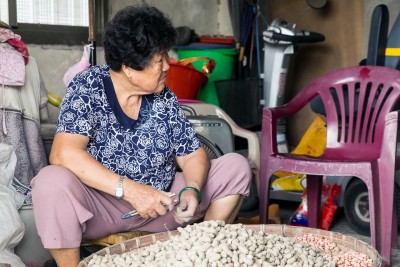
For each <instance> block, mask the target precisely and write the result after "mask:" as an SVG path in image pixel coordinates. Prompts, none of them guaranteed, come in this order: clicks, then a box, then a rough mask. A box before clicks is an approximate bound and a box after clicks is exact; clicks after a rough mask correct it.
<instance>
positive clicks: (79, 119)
mask: <svg viewBox="0 0 400 267" xmlns="http://www.w3.org/2000/svg"><path fill="white" fill-rule="evenodd" d="M90 77H93V76H91V75H88V76H86V75H79V76H77V77H75V79H73V81H72V82H71V83H70V84H69V87H68V89H67V92H66V94H65V96H64V98H63V102H62V105H61V109H60V114H59V117H58V121H57V129H56V132H66V133H74V134H81V135H85V136H89V137H91V136H92V135H93V125H94V123H95V116H93V110H94V105H95V103H94V101H93V95H94V93H93V88H92V87H90V86H89V85H91V86H93V84H94V83H93V81H91V78H90Z"/></svg>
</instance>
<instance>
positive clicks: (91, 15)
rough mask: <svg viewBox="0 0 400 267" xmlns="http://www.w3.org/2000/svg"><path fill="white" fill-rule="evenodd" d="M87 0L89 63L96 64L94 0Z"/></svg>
mask: <svg viewBox="0 0 400 267" xmlns="http://www.w3.org/2000/svg"><path fill="white" fill-rule="evenodd" d="M88 2H89V39H88V41H89V43H90V44H91V46H92V47H91V49H90V64H91V65H92V66H94V65H96V35H95V32H96V31H95V23H94V19H95V12H94V9H95V0H88Z"/></svg>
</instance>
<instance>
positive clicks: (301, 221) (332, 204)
mask: <svg viewBox="0 0 400 267" xmlns="http://www.w3.org/2000/svg"><path fill="white" fill-rule="evenodd" d="M340 190H341V186H340V185H337V184H323V185H322V194H321V222H320V224H321V229H323V230H329V228H330V227H331V224H332V221H333V218H334V217H335V214H336V210H337V200H338V198H339V194H340ZM289 223H290V225H297V226H308V207H307V190H306V189H305V190H304V192H303V195H302V201H301V203H300V205H299V207H298V208H297V209H296V211H295V212H294V213H293V214H292V216H291V217H290V222H289Z"/></svg>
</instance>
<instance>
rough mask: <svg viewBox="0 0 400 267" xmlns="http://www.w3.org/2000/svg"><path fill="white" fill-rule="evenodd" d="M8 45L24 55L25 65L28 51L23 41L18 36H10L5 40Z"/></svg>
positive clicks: (27, 59)
mask: <svg viewBox="0 0 400 267" xmlns="http://www.w3.org/2000/svg"><path fill="white" fill-rule="evenodd" d="M6 42H7V43H8V44H9V45H11V46H13V47H14V48H15V49H16V50H17V51H18V52H20V53H21V54H22V55H23V56H24V62H25V65H26V64H28V62H29V52H28V47H27V46H26V45H25V43H24V42H22V41H21V40H19V39H18V38H16V37H14V38H10V39H8V40H7V41H6Z"/></svg>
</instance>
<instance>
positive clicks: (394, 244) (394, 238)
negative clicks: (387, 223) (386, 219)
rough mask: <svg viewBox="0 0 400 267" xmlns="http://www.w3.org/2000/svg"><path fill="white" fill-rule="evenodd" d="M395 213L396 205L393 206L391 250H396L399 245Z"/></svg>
mask: <svg viewBox="0 0 400 267" xmlns="http://www.w3.org/2000/svg"><path fill="white" fill-rule="evenodd" d="M397 235H398V233H397V211H396V205H393V222H392V249H397V248H398V246H399V244H398V240H397Z"/></svg>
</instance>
